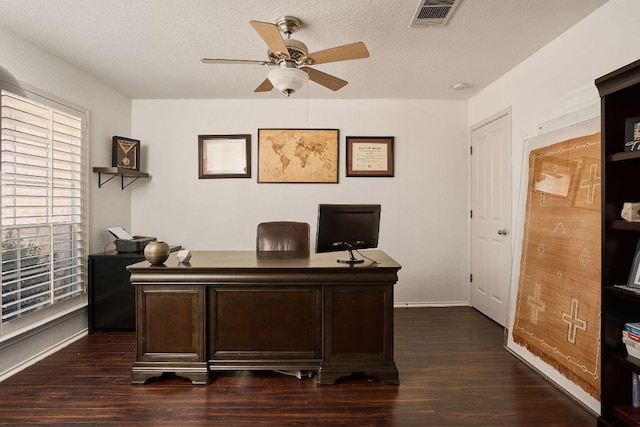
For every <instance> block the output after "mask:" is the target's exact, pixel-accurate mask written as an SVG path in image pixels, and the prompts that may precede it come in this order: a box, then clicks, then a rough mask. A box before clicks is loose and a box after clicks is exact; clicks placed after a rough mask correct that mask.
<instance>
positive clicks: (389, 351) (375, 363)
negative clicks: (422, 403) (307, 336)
mask: <svg viewBox="0 0 640 427" xmlns="http://www.w3.org/2000/svg"><path fill="white" fill-rule="evenodd" d="M324 292H325V294H324V295H325V316H324V322H325V323H324V343H323V344H324V345H323V360H322V366H321V367H320V370H319V372H318V383H319V384H334V383H335V382H336V381H337V380H338V379H340V378H342V377H346V376H349V375H351V374H354V373H364V374H365V375H368V376H373V377H377V378H378V379H379V380H380V381H382V382H383V383H385V384H398V369H397V368H396V364H395V362H394V361H393V285H379V286H374V285H365V284H363V285H357V284H356V285H349V286H326V287H325V290H324Z"/></svg>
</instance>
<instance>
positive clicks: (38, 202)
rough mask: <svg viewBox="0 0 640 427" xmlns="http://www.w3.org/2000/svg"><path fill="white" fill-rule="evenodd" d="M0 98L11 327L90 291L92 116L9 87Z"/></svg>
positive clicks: (6, 312) (6, 303)
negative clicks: (87, 238) (87, 190)
mask: <svg viewBox="0 0 640 427" xmlns="http://www.w3.org/2000/svg"><path fill="white" fill-rule="evenodd" d="M0 101H1V102H0V107H1V112H2V121H1V125H2V127H1V129H0V135H1V137H2V144H1V148H2V151H1V159H0V177H1V187H2V207H1V212H2V225H1V232H2V325H5V324H7V323H8V322H12V321H16V319H24V318H26V317H27V316H32V315H33V314H35V313H37V312H41V311H43V309H45V308H49V307H55V306H57V305H61V304H62V303H64V302H65V301H66V302H68V301H70V300H73V299H79V298H82V296H83V293H84V289H85V284H84V282H85V268H84V259H85V253H84V244H83V241H84V231H83V230H84V227H83V223H84V222H85V221H84V218H83V212H84V207H83V203H84V198H83V186H84V164H83V160H84V158H85V156H84V153H83V150H84V143H83V138H84V128H85V117H84V114H83V113H82V112H78V113H74V112H73V110H70V109H68V108H66V109H56V108H53V107H52V106H50V105H45V104H40V103H38V102H35V101H33V100H30V99H26V98H22V97H19V96H17V95H14V94H11V93H9V92H2V94H1V98H0ZM70 111H71V112H70ZM54 311H55V310H54ZM34 317H36V316H34ZM27 323H28V322H27ZM0 330H4V329H0Z"/></svg>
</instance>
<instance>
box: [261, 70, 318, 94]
mask: <svg viewBox="0 0 640 427" xmlns="http://www.w3.org/2000/svg"><path fill="white" fill-rule="evenodd" d="M267 77H268V79H269V81H270V82H271V84H273V87H275V88H276V89H278V90H279V91H280V92H282V93H284V94H285V95H287V96H290V95H291V94H292V93H294V92H295V91H297V90H300V89H302V87H303V86H304V85H305V83H307V81H308V80H309V75H308V74H307V73H305V72H304V71H302V70H300V69H298V68H284V67H283V68H278V69H275V70H273V71H270V72H269V74H268V75H267Z"/></svg>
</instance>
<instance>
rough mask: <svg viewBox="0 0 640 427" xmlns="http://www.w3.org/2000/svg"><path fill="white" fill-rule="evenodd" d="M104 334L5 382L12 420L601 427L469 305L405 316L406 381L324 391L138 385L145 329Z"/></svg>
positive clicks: (309, 385)
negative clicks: (139, 341) (138, 339)
mask: <svg viewBox="0 0 640 427" xmlns="http://www.w3.org/2000/svg"><path fill="white" fill-rule="evenodd" d="M134 335H135V334H134V332H129V331H125V332H122V331H100V332H98V333H96V334H94V335H90V336H87V337H84V338H82V339H81V340H79V341H77V342H75V343H73V344H71V345H69V346H68V347H66V348H65V349H63V350H61V351H59V352H57V353H56V354H54V355H52V356H50V357H48V358H46V359H45V360H43V361H41V362H39V363H37V364H35V365H33V366H31V367H29V368H27V369H25V370H24V371H22V372H20V373H18V374H16V375H14V376H12V377H11V378H8V379H7V380H5V381H3V382H2V383H0V424H3V425H7V424H8V425H26V424H30V423H31V424H34V425H35V424H37V425H43V424H49V425H122V426H134V425H149V426H150V425H171V426H183V425H211V426H252V427H261V426H278V427H280V426H324V425H327V426H376V427H380V426H398V427H413V426H438V427H439V426H510V427H514V426H580V427H582V426H595V425H596V421H595V417H594V416H593V414H591V413H590V412H588V411H586V410H585V409H584V408H582V407H581V406H580V405H578V404H577V403H575V402H574V401H573V400H572V399H571V398H569V397H567V396H566V395H565V394H564V393H562V392H561V391H560V390H558V389H556V388H555V387H554V386H553V385H551V384H550V383H548V382H547V381H546V380H545V379H543V378H542V377H540V376H539V375H538V374H536V373H535V372H534V371H532V370H531V369H530V368H529V367H527V366H526V365H524V364H522V363H521V362H520V361H519V360H518V359H517V358H515V357H514V356H513V355H511V354H510V353H509V352H507V351H506V350H504V348H503V329H502V328H501V327H499V326H498V325H496V324H495V323H493V322H492V321H491V320H489V319H487V318H486V317H484V316H483V315H481V314H479V313H478V312H476V311H475V310H473V309H471V308H467V307H453V308H409V309H396V311H395V360H396V364H397V367H398V370H399V371H400V385H398V386H390V385H383V384H380V383H377V382H376V381H374V380H372V379H368V378H350V379H348V380H346V381H342V382H340V383H339V384H337V385H332V386H319V385H317V384H316V383H315V378H303V379H302V380H298V379H297V378H295V377H292V376H286V375H282V374H278V373H273V372H251V371H244V372H225V373H222V374H219V375H217V376H216V377H214V379H213V381H212V383H211V384H209V385H208V386H194V385H191V383H190V382H188V381H186V380H183V379H181V378H177V377H170V376H167V377H161V378H159V379H156V380H152V381H150V382H148V383H147V384H146V385H144V386H132V385H130V384H129V376H130V370H131V366H132V364H133V362H134V359H135V336H134Z"/></svg>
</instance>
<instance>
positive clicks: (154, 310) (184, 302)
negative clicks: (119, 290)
mask: <svg viewBox="0 0 640 427" xmlns="http://www.w3.org/2000/svg"><path fill="white" fill-rule="evenodd" d="M136 308H137V313H136V340H137V360H136V362H135V363H134V365H133V368H132V370H131V383H132V384H144V383H145V382H146V381H147V380H148V379H150V378H153V377H157V376H160V375H162V374H163V373H165V372H172V373H175V374H176V375H178V376H181V377H186V378H188V379H190V380H191V382H192V383H193V384H208V383H209V378H210V375H209V366H208V361H207V353H206V346H205V337H206V330H207V326H206V322H205V319H206V315H205V314H206V288H205V287H204V286H164V285H163V286H160V285H137V286H136Z"/></svg>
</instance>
